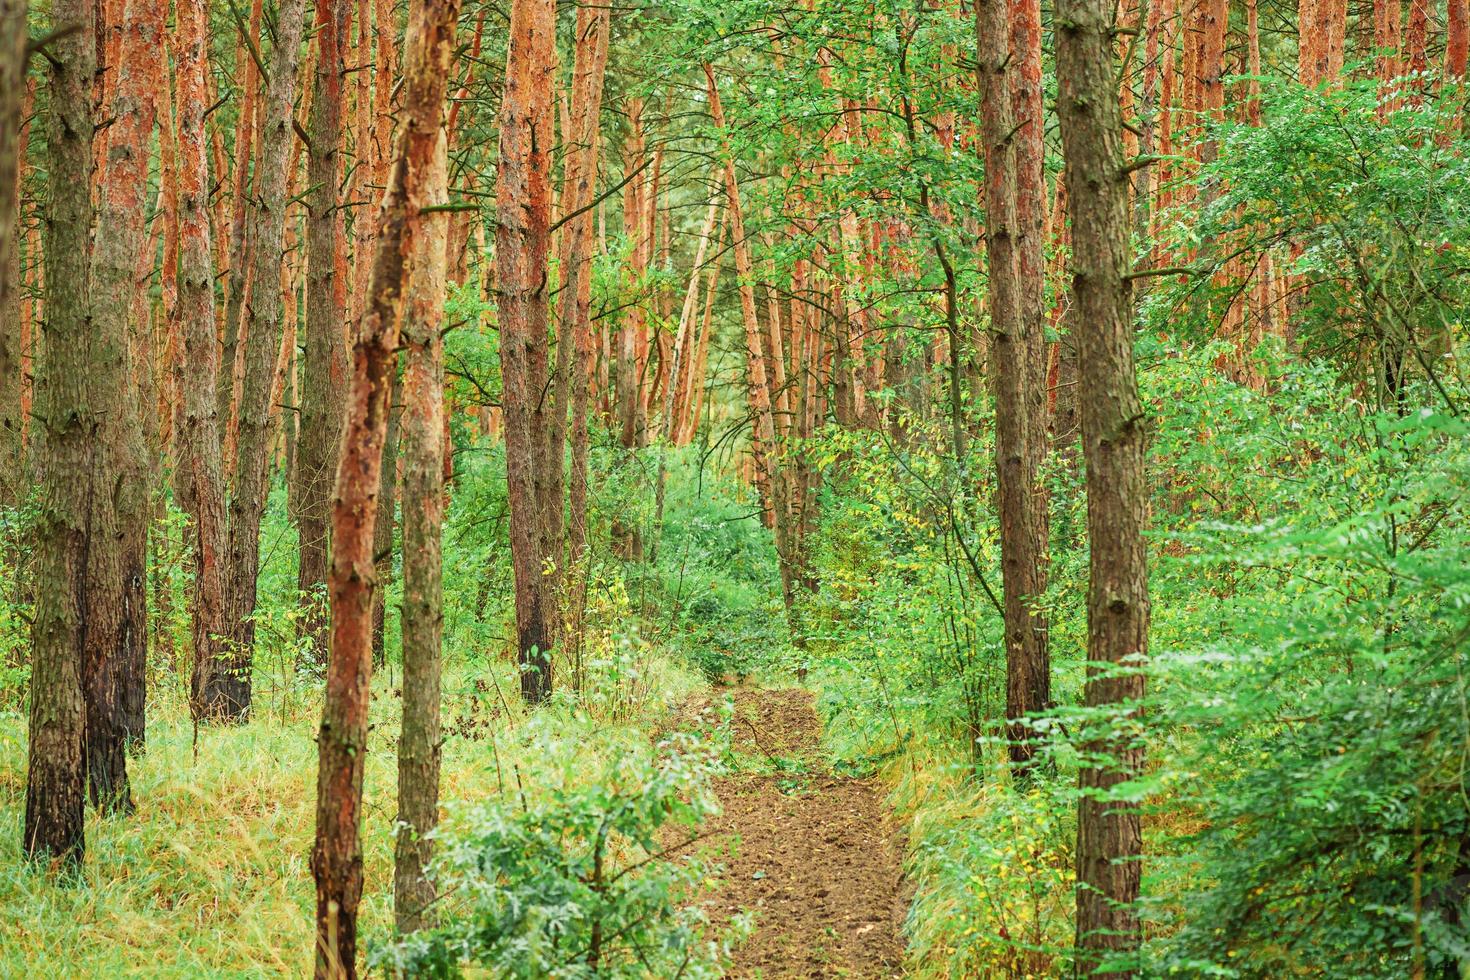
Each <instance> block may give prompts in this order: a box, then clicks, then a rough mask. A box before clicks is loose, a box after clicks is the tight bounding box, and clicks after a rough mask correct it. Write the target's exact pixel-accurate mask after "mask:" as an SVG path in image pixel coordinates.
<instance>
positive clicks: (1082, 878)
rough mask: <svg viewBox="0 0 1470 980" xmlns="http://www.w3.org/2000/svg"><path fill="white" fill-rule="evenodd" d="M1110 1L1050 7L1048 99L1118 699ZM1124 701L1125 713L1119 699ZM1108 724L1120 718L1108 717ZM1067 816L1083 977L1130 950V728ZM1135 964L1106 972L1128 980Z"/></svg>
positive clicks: (1136, 937) (1139, 487)
mask: <svg viewBox="0 0 1470 980" xmlns="http://www.w3.org/2000/svg"><path fill="white" fill-rule="evenodd" d="M1111 20H1112V6H1111V4H1110V3H1108V2H1107V0H1063V2H1062V3H1061V4H1060V6H1059V7H1058V8H1057V25H1058V26H1057V76H1058V79H1059V82H1060V91H1059V95H1058V99H1057V107H1058V114H1059V115H1060V117H1061V124H1062V147H1063V155H1064V158H1065V161H1066V181H1067V187H1068V189H1069V192H1070V194H1071V201H1070V207H1071V213H1072V227H1073V237H1072V247H1073V252H1072V272H1073V279H1072V281H1073V303H1074V314H1075V315H1074V317H1073V323H1074V324H1075V325H1076V326H1075V328H1074V329H1075V331H1076V334H1077V338H1078V362H1079V393H1078V401H1079V403H1080V407H1081V414H1082V444H1083V452H1084V454H1085V458H1086V481H1087V531H1088V540H1089V543H1090V582H1089V585H1088V596H1087V622H1088V636H1087V657H1088V662H1089V671H1088V679H1087V695H1086V699H1087V704H1088V705H1089V706H1090V707H1094V708H1102V707H1108V706H1116V705H1125V706H1126V705H1128V704H1131V703H1132V702H1135V701H1136V700H1137V699H1139V698H1140V697H1141V696H1142V694H1143V678H1142V676H1141V675H1139V674H1137V673H1131V674H1129V673H1119V672H1118V671H1117V667H1118V666H1119V665H1120V664H1123V663H1125V662H1128V661H1129V660H1130V659H1131V658H1135V657H1142V656H1144V655H1146V653H1147V648H1148V615H1149V600H1148V568H1147V561H1146V556H1145V551H1144V541H1143V525H1144V519H1145V514H1146V510H1147V506H1148V487H1147V484H1146V482H1145V479H1144V449H1145V446H1144V436H1145V433H1144V424H1143V423H1144V411H1143V406H1142V404H1141V403H1140V400H1139V397H1138V384H1137V378H1136V375H1135V371H1134V363H1133V302H1132V296H1131V289H1130V285H1129V281H1128V279H1127V278H1125V277H1126V276H1127V274H1128V271H1129V234H1128V228H1129V221H1128V185H1127V177H1126V175H1125V174H1124V172H1123V163H1124V161H1123V141H1122V135H1121V134H1122V129H1123V120H1122V115H1121V112H1120V111H1119V106H1118V101H1117V95H1116V92H1117V89H1116V86H1115V82H1114V71H1115V69H1114V63H1113V35H1112V24H1111ZM1124 710H1127V709H1126V708H1124ZM1113 727H1118V726H1113ZM1088 751H1089V753H1091V754H1090V756H1089V758H1097V757H1099V756H1101V757H1105V758H1108V759H1109V760H1110V761H1109V762H1107V763H1097V762H1093V763H1089V764H1088V765H1087V766H1086V767H1085V768H1084V769H1083V770H1082V773H1081V777H1080V782H1081V788H1082V791H1083V794H1084V795H1083V796H1082V798H1081V800H1080V802H1079V804H1078V819H1077V950H1078V952H1077V956H1078V959H1077V965H1078V969H1079V972H1080V973H1084V974H1088V975H1093V970H1094V968H1095V967H1096V966H1097V965H1098V964H1099V963H1100V962H1102V961H1103V960H1104V959H1109V958H1121V959H1123V960H1124V961H1125V962H1126V961H1128V960H1129V959H1130V958H1131V957H1133V956H1135V955H1136V951H1137V949H1138V946H1139V943H1140V940H1141V935H1140V929H1139V923H1138V914H1137V910H1136V909H1135V908H1134V905H1135V902H1136V901H1137V898H1138V888H1139V881H1140V877H1141V874H1140V873H1141V868H1142V865H1141V861H1142V850H1143V846H1142V830H1141V826H1140V821H1139V813H1138V807H1137V805H1136V804H1133V803H1128V802H1124V801H1116V800H1110V799H1107V798H1106V795H1107V793H1108V791H1109V790H1110V789H1112V788H1113V787H1115V786H1117V785H1118V784H1119V783H1122V782H1124V781H1126V780H1128V779H1131V778H1133V777H1134V776H1135V775H1136V774H1137V773H1138V771H1139V769H1140V767H1141V766H1142V763H1143V750H1142V748H1141V747H1139V746H1138V745H1137V744H1136V742H1135V741H1134V740H1133V739H1131V738H1130V737H1129V736H1128V734H1127V733H1126V732H1120V733H1119V734H1116V735H1112V736H1099V737H1097V738H1095V739H1094V740H1093V741H1092V743H1091V744H1090V745H1089V746H1088ZM1136 973H1137V968H1136V966H1135V967H1123V968H1109V969H1108V970H1107V971H1106V974H1104V975H1107V976H1129V975H1134V974H1136Z"/></svg>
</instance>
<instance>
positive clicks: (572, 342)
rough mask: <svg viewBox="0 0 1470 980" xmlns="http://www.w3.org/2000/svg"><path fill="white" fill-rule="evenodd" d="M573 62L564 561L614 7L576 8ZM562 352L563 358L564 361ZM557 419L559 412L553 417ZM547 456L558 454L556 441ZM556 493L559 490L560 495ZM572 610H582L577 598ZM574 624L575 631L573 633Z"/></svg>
mask: <svg viewBox="0 0 1470 980" xmlns="http://www.w3.org/2000/svg"><path fill="white" fill-rule="evenodd" d="M576 30H577V34H576V38H577V43H576V62H575V64H574V65H573V69H572V76H573V80H572V92H571V101H570V105H569V107H568V113H569V116H570V120H571V128H570V129H569V130H568V132H567V133H566V135H565V139H566V140H567V141H568V142H569V143H570V144H571V149H570V151H569V152H568V155H567V164H566V167H567V169H566V178H565V181H566V182H565V186H564V188H563V191H562V194H563V199H564V203H563V205H562V212H563V215H564V216H565V220H566V221H567V225H566V228H565V230H564V231H563V233H562V234H563V237H562V249H563V256H564V258H563V260H562V263H561V268H562V277H563V283H562V301H561V314H560V319H559V321H558V340H557V385H558V389H557V390H558V394H557V405H559V406H564V405H567V404H568V401H569V400H570V407H571V413H572V414H571V423H570V425H571V443H572V458H571V472H570V476H569V479H568V485H567V498H568V499H567V509H568V516H569V519H568V524H567V566H568V568H571V567H574V566H576V564H577V563H578V562H580V561H581V560H582V556H583V552H584V550H585V549H586V546H587V491H588V487H587V454H588V448H589V436H590V433H589V431H588V415H589V411H590V408H591V397H592V392H591V388H592V383H593V375H594V374H595V372H596V359H597V355H596V352H595V351H594V349H593V343H592V323H591V307H592V256H593V254H594V248H595V242H594V241H593V238H592V230H593V229H592V209H591V206H592V201H593V197H594V191H595V190H596V187H597V171H598V162H599V155H600V154H599V150H600V147H601V143H602V139H601V127H600V122H601V114H602V93H603V80H604V76H605V73H606V70H607V42H608V36H609V34H610V33H611V12H610V11H608V10H607V9H606V8H603V7H579V8H578V9H577V27H576ZM563 358H565V362H564V361H563ZM557 421H558V422H560V416H558V419H557ZM551 455H552V457H553V458H555V459H560V458H561V451H560V449H558V448H555V447H553V450H552V454H551ZM559 496H560V495H559V494H558V497H559ZM572 602H573V616H574V617H575V616H577V615H579V612H578V611H579V610H580V603H578V602H577V601H576V599H575V598H573V599H572ZM575 632H576V631H575V630H574V631H573V633H574V634H575Z"/></svg>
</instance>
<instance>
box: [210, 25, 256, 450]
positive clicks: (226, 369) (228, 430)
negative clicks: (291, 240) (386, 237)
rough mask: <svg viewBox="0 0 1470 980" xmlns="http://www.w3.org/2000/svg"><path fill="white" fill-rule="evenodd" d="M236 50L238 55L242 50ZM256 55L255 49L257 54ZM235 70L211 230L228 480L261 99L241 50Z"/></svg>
mask: <svg viewBox="0 0 1470 980" xmlns="http://www.w3.org/2000/svg"><path fill="white" fill-rule="evenodd" d="M261 7H262V4H261V0H252V3H251V5H250V28H249V30H250V34H249V37H250V43H251V44H254V45H257V46H258V45H259V43H260V40H259V39H260V18H261ZM240 47H241V48H242V49H243V48H244V44H243V42H242V43H241V45H240ZM257 52H258V48H257ZM239 53H240V55H241V56H242V65H241V69H240V73H239V74H240V88H241V93H240V117H239V124H238V125H237V126H236V128H235V171H234V174H233V176H232V177H231V178H230V186H231V188H232V190H231V192H230V197H231V204H230V223H229V227H228V229H225V228H219V229H216V232H217V234H220V235H224V234H225V232H226V231H228V232H229V244H230V260H229V267H228V268H227V269H226V270H225V273H226V275H225V282H226V286H225V319H224V322H223V323H222V324H220V329H221V330H222V331H223V335H224V344H223V346H222V348H221V351H220V361H219V363H220V371H219V378H218V381H219V404H218V406H217V408H216V411H217V412H218V414H219V420H220V443H221V445H222V446H223V447H224V452H225V463H224V472H225V473H226V475H227V476H228V475H229V474H231V473H232V472H233V470H234V459H235V447H236V443H235V439H236V428H235V426H236V418H235V414H234V412H235V400H236V399H237V398H238V397H239V395H238V392H236V390H235V380H236V379H235V361H236V359H237V356H238V352H239V348H240V339H241V338H240V324H241V322H242V321H241V318H240V311H241V310H242V309H244V306H245V290H246V287H247V286H248V285H249V283H250V272H249V267H248V263H247V258H246V256H247V247H248V248H253V247H254V245H255V243H254V241H252V240H250V238H249V236H248V234H247V233H248V232H249V231H250V230H251V229H250V227H249V225H248V224H247V221H246V205H247V202H248V201H249V199H250V163H251V158H252V157H253V156H254V150H255V135H256V113H257V111H258V101H259V93H260V72H259V70H258V69H257V68H256V66H255V58H254V56H253V55H251V54H249V53H247V52H245V51H244V50H241V51H240V52H239Z"/></svg>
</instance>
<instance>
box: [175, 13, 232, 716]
mask: <svg viewBox="0 0 1470 980" xmlns="http://www.w3.org/2000/svg"><path fill="white" fill-rule="evenodd" d="M178 13H179V17H178V21H179V23H178V27H177V30H176V33H175V43H176V45H177V59H178V61H177V72H178V97H179V158H178V167H179V303H178V305H179V318H180V321H181V322H182V324H183V328H184V356H183V358H182V359H181V363H182V365H184V367H183V372H182V373H183V385H182V387H183V390H182V392H181V400H182V402H183V424H182V426H181V427H180V429H179V433H178V440H179V459H180V464H179V465H180V466H181V467H182V468H183V469H185V470H186V471H187V474H188V476H187V486H188V494H187V496H186V497H185V498H184V502H185V510H186V511H188V513H189V516H190V517H191V518H192V519H193V524H194V527H193V551H194V569H195V579H194V617H193V624H194V628H193V641H194V671H193V677H192V681H191V685H190V693H191V698H190V704H191V708H192V710H193V712H194V716H195V717H196V718H200V719H214V718H218V717H221V716H222V715H225V714H227V713H228V705H227V704H226V703H225V702H224V701H223V700H222V699H221V698H220V696H219V693H220V690H221V688H220V685H219V682H218V680H217V675H218V674H219V673H220V672H223V671H226V670H227V669H228V666H229V665H228V661H227V654H226V651H225V648H224V644H223V642H222V639H223V637H225V636H226V635H227V632H226V630H227V624H226V620H225V608H224V551H225V530H226V529H225V510H224V494H223V491H222V487H221V480H222V476H221V472H220V469H221V467H220V424H219V416H218V415H217V414H216V413H217V412H218V401H217V396H218V388H217V381H218V371H219V356H220V354H219V349H218V346H217V333H216V329H215V302H214V275H213V264H212V259H211V249H210V225H209V212H208V210H207V208H208V200H209V179H208V170H207V167H208V165H207V163H206V158H205V145H206V144H205V130H204V123H205V120H204V111H205V107H206V105H207V103H206V101H205V94H204V93H205V80H204V79H205V72H206V71H207V70H208V30H209V22H208V16H207V11H206V10H205V5H204V0H181V2H180V3H179V5H178Z"/></svg>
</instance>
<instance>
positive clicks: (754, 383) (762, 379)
mask: <svg viewBox="0 0 1470 980" xmlns="http://www.w3.org/2000/svg"><path fill="white" fill-rule="evenodd" d="M704 77H705V80H706V82H707V90H708V92H709V102H710V113H711V115H712V116H713V117H714V123H715V128H716V129H717V130H719V131H720V142H721V147H720V152H721V153H722V155H723V156H724V167H725V199H726V201H727V202H728V203H729V206H730V235H731V238H732V240H733V244H734V251H735V275H736V277H737V279H738V281H739V289H740V311H741V315H742V317H743V319H744V322H745V382H746V390H747V393H748V401H749V404H750V412H751V418H752V423H751V435H752V439H751V451H752V453H753V455H754V459H755V467H756V485H757V487H758V488H759V489H760V490H761V494H762V497H763V503H764V506H765V509H766V511H767V512H768V513H770V514H775V515H779V514H780V513H781V494H780V486H779V481H778V474H777V472H776V466H775V461H776V426H775V420H774V417H773V413H772V408H771V389H770V385H769V382H768V379H767V375H766V364H765V360H764V359H763V358H762V357H761V339H760V333H761V327H760V319H759V317H758V315H757V313H756V306H755V285H754V283H753V281H752V278H751V262H750V242H749V241H748V240H747V239H746V237H745V222H744V219H743V215H742V214H741V211H740V183H739V181H738V180H737V179H736V175H735V157H734V156H733V154H732V152H731V149H730V140H729V137H728V136H727V135H726V132H725V113H724V110H723V108H722V107H721V105H720V89H719V86H718V85H716V84H715V72H714V69H713V68H712V67H711V66H710V65H709V64H708V63H706V64H705V66H704ZM839 329H842V327H840V326H839ZM778 533H779V532H778Z"/></svg>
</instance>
